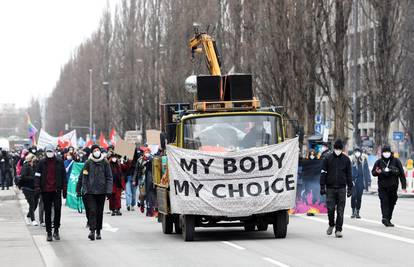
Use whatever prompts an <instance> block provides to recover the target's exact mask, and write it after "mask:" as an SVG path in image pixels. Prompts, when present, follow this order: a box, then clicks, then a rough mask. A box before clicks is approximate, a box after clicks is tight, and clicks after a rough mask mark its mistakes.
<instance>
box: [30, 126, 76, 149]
mask: <svg viewBox="0 0 414 267" xmlns="http://www.w3.org/2000/svg"><path fill="white" fill-rule="evenodd" d="M58 144H59V145H60V146H61V147H62V148H65V147H69V146H73V147H75V148H77V147H78V143H77V139H76V130H73V131H71V132H69V133H67V134H65V135H62V136H60V137H54V136H51V135H50V134H48V133H47V132H46V131H45V130H43V129H40V133H39V139H38V141H37V146H38V147H39V148H45V147H46V146H47V145H52V146H53V147H56V146H57V145H58Z"/></svg>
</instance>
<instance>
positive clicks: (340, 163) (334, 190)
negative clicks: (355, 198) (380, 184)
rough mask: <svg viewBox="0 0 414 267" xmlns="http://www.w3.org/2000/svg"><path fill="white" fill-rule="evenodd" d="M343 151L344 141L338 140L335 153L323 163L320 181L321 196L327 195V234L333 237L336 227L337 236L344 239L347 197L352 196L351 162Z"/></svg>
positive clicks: (329, 155) (328, 156)
mask: <svg viewBox="0 0 414 267" xmlns="http://www.w3.org/2000/svg"><path fill="white" fill-rule="evenodd" d="M343 149H344V146H343V143H342V141H341V140H337V141H336V142H335V144H334V153H331V154H328V155H327V156H326V157H325V158H324V159H323V161H322V170H321V180H320V184H321V195H325V194H326V205H327V208H328V218H329V228H328V230H327V231H326V233H327V234H328V235H331V234H332V232H333V229H334V227H335V228H336V229H335V236H336V237H338V238H340V237H342V225H343V222H344V210H345V203H346V196H347V197H350V196H351V195H352V169H351V161H350V159H349V158H348V156H346V155H345V154H343V153H342V151H343ZM347 188H348V189H347ZM335 210H336V216H337V218H336V222H335Z"/></svg>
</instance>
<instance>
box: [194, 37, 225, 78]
mask: <svg viewBox="0 0 414 267" xmlns="http://www.w3.org/2000/svg"><path fill="white" fill-rule="evenodd" d="M199 46H202V48H201V47H199ZM190 48H191V52H192V53H193V55H194V53H195V52H196V53H203V50H204V54H205V58H206V63H207V68H208V69H209V71H210V74H211V75H218V76H221V71H220V60H219V55H218V52H217V49H216V46H215V44H214V39H213V38H212V37H211V36H210V35H208V34H206V33H200V34H196V35H195V36H194V37H193V38H192V39H191V40H190Z"/></svg>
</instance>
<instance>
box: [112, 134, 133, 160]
mask: <svg viewBox="0 0 414 267" xmlns="http://www.w3.org/2000/svg"><path fill="white" fill-rule="evenodd" d="M134 153H135V144H134V143H128V142H126V141H124V140H122V139H118V141H117V142H116V146H115V154H118V155H120V156H127V157H128V158H129V159H132V158H133V157H134Z"/></svg>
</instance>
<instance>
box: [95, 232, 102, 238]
mask: <svg viewBox="0 0 414 267" xmlns="http://www.w3.org/2000/svg"><path fill="white" fill-rule="evenodd" d="M101 239H102V236H101V230H96V240H101Z"/></svg>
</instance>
